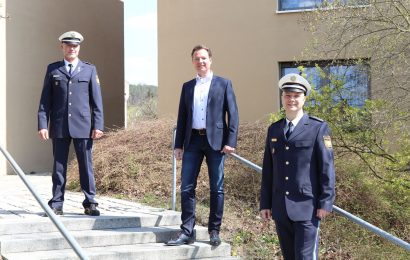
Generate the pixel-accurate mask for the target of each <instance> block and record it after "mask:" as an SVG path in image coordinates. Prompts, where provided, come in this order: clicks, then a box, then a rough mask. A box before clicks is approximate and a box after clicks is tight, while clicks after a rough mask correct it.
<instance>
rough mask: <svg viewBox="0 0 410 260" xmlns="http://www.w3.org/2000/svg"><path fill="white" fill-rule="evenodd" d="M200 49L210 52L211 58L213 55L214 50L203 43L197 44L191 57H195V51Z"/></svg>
mask: <svg viewBox="0 0 410 260" xmlns="http://www.w3.org/2000/svg"><path fill="white" fill-rule="evenodd" d="M199 50H206V51H207V52H208V56H209V58H211V57H212V51H211V49H210V48H208V47H206V46H205V45H203V44H199V45H196V46H195V47H194V48H193V49H192V52H191V58H193V57H194V53H195V52H197V51H199Z"/></svg>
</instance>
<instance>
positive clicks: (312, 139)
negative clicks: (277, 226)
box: [260, 114, 335, 221]
mask: <svg viewBox="0 0 410 260" xmlns="http://www.w3.org/2000/svg"><path fill="white" fill-rule="evenodd" d="M285 124H286V120H284V119H282V120H279V121H277V122H276V123H273V124H272V125H271V126H270V127H269V129H268V134H267V138H266V145H265V153H264V158H263V168H262V184H261V200H260V209H271V210H272V217H273V218H274V219H281V218H285V217H287V216H288V217H289V218H290V219H291V220H293V221H306V220H310V219H312V218H313V217H314V216H315V215H316V210H317V209H318V208H321V209H325V210H326V211H329V212H330V211H332V207H333V202H334V200H335V187H334V186H335V172H334V164H333V150H332V147H331V142H330V130H329V128H328V125H327V124H326V123H325V122H324V121H323V120H321V119H319V118H316V117H310V116H308V115H307V114H305V115H304V116H303V117H302V119H301V120H300V121H299V123H298V124H297V125H296V127H295V129H294V130H293V132H292V134H291V135H290V137H289V140H287V139H286V137H285V136H284V130H283V129H284V127H285Z"/></svg>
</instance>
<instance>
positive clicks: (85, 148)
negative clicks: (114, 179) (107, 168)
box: [48, 138, 98, 209]
mask: <svg viewBox="0 0 410 260" xmlns="http://www.w3.org/2000/svg"><path fill="white" fill-rule="evenodd" d="M71 140H72V141H73V144H74V148H75V153H76V156H77V162H78V169H79V172H80V185H81V189H82V191H83V193H84V195H85V199H84V201H83V207H84V208H85V207H89V206H90V204H96V205H98V203H97V202H96V200H95V198H94V197H95V194H96V188H95V179H94V173H93V162H92V147H93V139H91V138H53V139H52V141H53V156H54V166H53V175H52V180H53V198H52V199H51V200H50V201H49V202H48V205H49V206H50V207H52V208H57V209H62V208H63V203H64V193H65V185H66V182H67V161H68V154H69V149H70V144H71Z"/></svg>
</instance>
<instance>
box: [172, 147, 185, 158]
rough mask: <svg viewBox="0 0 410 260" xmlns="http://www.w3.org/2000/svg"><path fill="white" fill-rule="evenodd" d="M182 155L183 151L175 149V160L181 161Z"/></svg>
mask: <svg viewBox="0 0 410 260" xmlns="http://www.w3.org/2000/svg"><path fill="white" fill-rule="evenodd" d="M183 153H184V151H183V150H182V149H180V148H175V150H174V155H175V158H176V159H177V160H181V159H182V154H183Z"/></svg>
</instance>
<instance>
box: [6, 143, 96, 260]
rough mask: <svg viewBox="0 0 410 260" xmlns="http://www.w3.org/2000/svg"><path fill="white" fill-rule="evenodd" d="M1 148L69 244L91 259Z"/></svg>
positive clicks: (86, 258) (11, 158)
mask: <svg viewBox="0 0 410 260" xmlns="http://www.w3.org/2000/svg"><path fill="white" fill-rule="evenodd" d="M0 150H1V152H2V153H3V155H4V157H6V159H7V161H8V162H9V163H10V165H11V167H12V168H13V170H14V171H15V172H16V174H17V175H18V176H19V177H20V178H21V180H22V181H23V183H24V184H25V185H26V187H27V189H28V190H29V191H30V192H31V194H32V195H33V196H34V198H35V199H36V200H37V202H38V203H39V204H40V206H41V207H42V208H43V210H44V211H45V212H46V214H47V215H48V216H49V218H50V219H51V221H52V222H53V224H54V225H55V226H56V227H57V229H58V230H59V231H60V233H61V234H62V235H63V237H64V238H65V239H66V240H67V242H68V244H69V245H70V246H71V247H72V248H73V250H74V251H75V253H76V254H77V256H78V257H79V258H80V259H81V260H89V258H88V256H87V255H86V254H85V253H84V251H83V250H82V248H81V247H80V245H79V244H78V242H77V241H76V240H75V239H74V237H73V236H72V235H71V234H70V232H69V231H68V230H67V229H66V228H65V227H64V225H63V223H62V222H61V220H59V218H58V217H57V216H56V214H54V212H53V211H52V210H51V208H50V207H49V206H48V205H47V204H46V203H45V202H44V201H43V200H42V199H41V198H40V196H39V195H38V193H37V192H36V191H35V189H34V188H33V185H32V184H31V183H30V181H29V180H28V179H27V177H26V175H25V174H24V172H23V170H22V169H21V168H20V166H19V165H18V164H17V163H16V161H15V160H14V159H13V157H12V156H11V155H10V154H9V153H8V152H7V150H5V149H3V147H2V146H1V145H0Z"/></svg>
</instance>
